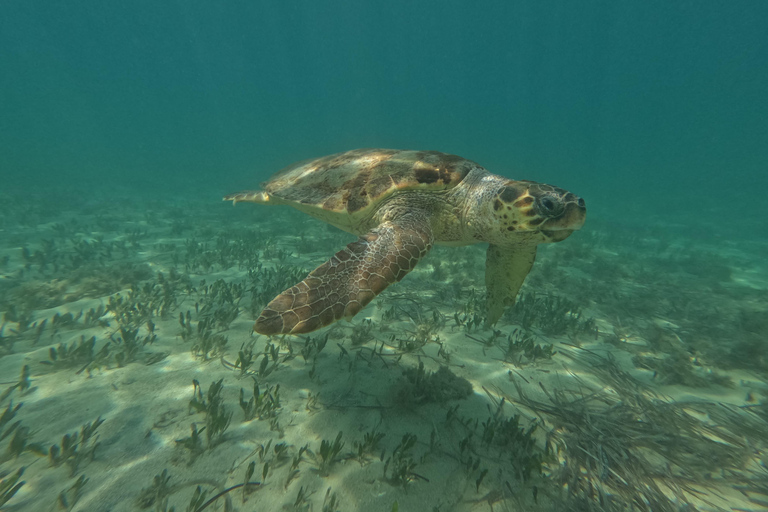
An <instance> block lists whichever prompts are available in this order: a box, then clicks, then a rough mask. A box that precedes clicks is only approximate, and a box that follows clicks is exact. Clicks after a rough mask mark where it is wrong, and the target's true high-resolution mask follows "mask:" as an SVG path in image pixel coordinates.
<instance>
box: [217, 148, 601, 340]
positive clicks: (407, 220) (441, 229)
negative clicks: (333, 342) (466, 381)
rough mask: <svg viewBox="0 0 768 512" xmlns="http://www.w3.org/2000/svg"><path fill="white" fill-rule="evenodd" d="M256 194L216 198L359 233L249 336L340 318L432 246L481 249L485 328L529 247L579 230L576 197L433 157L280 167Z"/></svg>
mask: <svg viewBox="0 0 768 512" xmlns="http://www.w3.org/2000/svg"><path fill="white" fill-rule="evenodd" d="M262 187H263V190H257V191H244V192H239V193H237V194H231V195H228V196H226V197H225V198H224V200H225V201H232V202H233V203H235V204H236V203H238V202H241V201H246V202H253V203H266V204H287V205H289V206H292V207H294V208H296V209H297V210H300V211H302V212H304V213H308V214H309V215H311V216H313V217H315V218H317V219H320V220H322V221H324V222H327V223H328V224H332V225H333V226H336V227H337V228H340V229H342V230H344V231H347V232H349V233H352V234H355V235H358V236H359V237H360V238H358V239H357V241H355V242H352V243H351V244H349V245H347V246H346V247H345V248H344V249H342V250H341V251H339V252H337V253H336V254H335V255H334V256H333V257H331V259H330V260H328V261H326V262H325V263H323V264H322V265H320V266H319V267H317V268H316V269H315V270H313V271H312V272H311V273H310V274H309V275H308V276H307V277H306V278H305V279H304V280H303V281H301V282H300V283H298V284H296V285H295V286H292V287H290V288H289V289H287V290H285V291H284V292H282V293H281V294H280V295H278V296H277V297H275V298H274V299H273V300H272V301H271V302H270V303H269V304H268V305H267V306H266V307H265V308H264V310H263V311H262V312H261V315H260V316H259V318H258V319H257V320H256V324H255V325H254V330H255V331H256V332H258V333H261V334H301V333H308V332H312V331H314V330H316V329H319V328H321V327H324V326H326V325H329V324H331V323H333V322H335V321H337V320H339V319H341V318H347V319H349V318H351V317H353V316H355V315H356V314H357V313H358V312H359V311H360V310H361V309H363V308H364V307H365V306H366V305H367V304H368V303H369V302H370V301H371V300H372V299H373V298H374V297H375V296H376V295H378V294H379V293H381V292H382V291H383V290H384V289H385V288H386V287H387V286H389V285H390V284H392V283H396V282H397V281H400V280H401V279H402V278H403V277H404V276H405V275H406V274H407V273H408V272H410V271H411V270H413V268H414V267H415V266H416V264H417V263H418V262H419V260H420V259H421V258H423V257H424V255H426V254H427V252H428V251H429V250H430V249H431V248H432V245H433V244H442V245H452V246H460V245H469V244H475V243H480V242H486V243H488V244H489V247H488V252H487V258H486V268H485V284H486V287H487V308H488V316H487V320H488V325H493V324H495V323H496V321H497V320H498V319H499V318H500V317H501V315H502V313H503V312H504V308H505V307H507V306H510V305H512V304H514V301H515V297H516V296H517V292H518V290H519V289H520V286H522V284H523V280H524V279H525V276H526V275H528V272H529V271H530V269H531V266H532V265H533V261H534V259H535V257H536V246H537V245H538V244H542V243H551V242H559V241H561V240H564V239H566V238H567V237H568V236H569V235H570V234H571V233H573V231H575V230H577V229H579V228H581V226H582V225H583V224H584V219H585V217H586V207H585V205H584V200H583V199H582V198H580V197H578V196H576V195H574V194H572V193H570V192H568V191H565V190H563V189H560V188H557V187H553V186H551V185H544V184H542V183H536V182H534V181H525V180H508V179H506V178H503V177H501V176H496V175H494V174H491V173H490V172H488V171H487V170H485V169H484V168H483V167H481V166H480V165H478V164H476V163H475V162H472V161H470V160H466V159H464V158H461V157H459V156H456V155H449V154H445V153H439V152H437V151H400V150H393V149H358V150H353V151H348V152H346V153H338V154H335V155H330V156H326V157H323V158H317V159H314V160H307V161H303V162H299V163H296V164H294V165H291V166H289V167H286V168H285V169H283V170H282V171H280V172H278V173H277V174H275V175H274V176H273V177H272V178H271V179H270V180H269V181H267V182H265V183H263V184H262Z"/></svg>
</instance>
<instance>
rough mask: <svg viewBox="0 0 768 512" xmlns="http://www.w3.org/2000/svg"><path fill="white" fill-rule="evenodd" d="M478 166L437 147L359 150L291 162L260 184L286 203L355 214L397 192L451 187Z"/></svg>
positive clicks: (427, 190) (437, 189)
mask: <svg viewBox="0 0 768 512" xmlns="http://www.w3.org/2000/svg"><path fill="white" fill-rule="evenodd" d="M477 167H479V165H478V164H476V163H474V162H472V161H470V160H466V159H464V158H461V157H460V156H456V155H449V154H446V153H439V152H437V151H401V150H395V149H356V150H353V151H347V152H346V153H338V154H335V155H330V156H326V157H323V158H317V159H314V160H305V161H303V162H299V163H296V164H293V165H291V166H289V167H286V168H285V169H283V170H282V171H280V172H278V173H277V174H275V175H274V176H273V177H272V178H271V179H270V180H269V181H267V182H265V183H263V184H262V187H263V189H264V191H265V192H267V193H268V194H269V195H270V196H274V197H277V198H280V199H282V200H284V201H294V202H297V203H301V204H303V205H307V206H315V207H317V208H322V209H324V210H328V211H332V212H338V213H344V212H348V213H355V212H358V211H360V210H363V209H365V208H367V207H368V206H371V205H373V206H375V205H376V204H378V203H380V202H381V201H382V200H383V199H385V198H387V197H389V196H390V195H392V194H393V193H395V192H398V191H404V190H423V191H424V192H428V193H429V192H440V191H443V190H447V189H450V188H453V187H455V186H456V185H458V184H459V183H461V181H462V180H463V179H464V177H465V176H466V175H467V174H468V173H469V171H471V170H472V169H474V168H477Z"/></svg>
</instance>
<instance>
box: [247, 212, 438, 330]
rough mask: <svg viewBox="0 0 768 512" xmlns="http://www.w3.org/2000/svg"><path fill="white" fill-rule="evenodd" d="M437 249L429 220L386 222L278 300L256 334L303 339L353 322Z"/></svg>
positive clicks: (269, 307)
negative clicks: (336, 324)
mask: <svg viewBox="0 0 768 512" xmlns="http://www.w3.org/2000/svg"><path fill="white" fill-rule="evenodd" d="M431 247H432V229H431V228H430V226H429V223H428V222H427V220H426V218H425V216H424V215H422V214H409V215H405V216H403V217H401V218H399V219H396V220H394V221H386V222H383V223H382V224H380V225H379V226H378V227H376V228H375V229H373V230H371V231H370V232H369V233H366V234H365V235H363V236H361V237H360V238H359V239H357V241H355V242H352V243H351V244H349V245H347V246H346V247H345V248H344V249H342V250H341V251H339V252H337V253H336V254H335V255H334V256H333V257H332V258H331V259H330V260H328V261H326V262H325V263H323V264H322V265H320V266H319V267H317V268H316V269H315V270H313V271H312V272H311V273H310V274H309V275H308V276H307V277H306V278H305V279H304V280H303V281H301V282H300V283H298V284H297V285H295V286H292V287H290V288H289V289H287V290H285V291H284V292H283V293H281V294H280V295H278V296H277V297H275V298H274V299H273V300H272V301H271V302H270V303H269V304H268V305H267V307H266V308H264V311H262V312H261V315H259V318H258V319H257V320H256V324H255V325H254V326H253V330H254V331H256V332H258V333H260V334H302V333H308V332H312V331H314V330H316V329H319V328H321V327H325V326H326V325H329V324H331V323H333V322H335V321H336V320H340V319H341V318H347V319H349V318H352V317H353V316H355V315H356V314H357V313H358V312H359V311H360V310H361V309H363V308H364V307H365V306H366V305H367V304H368V303H369V302H371V300H372V299H373V298H374V297H375V296H376V295H378V294H379V293H381V292H382V291H383V290H384V289H385V288H386V287H387V286H389V285H390V284H392V283H396V282H398V281H399V280H401V279H402V278H403V277H404V276H405V275H406V274H407V273H408V272H410V271H411V270H413V268H414V267H415V266H416V264H417V263H418V262H419V260H420V259H421V258H423V257H424V256H425V255H426V254H427V252H428V251H429V249H430V248H431Z"/></svg>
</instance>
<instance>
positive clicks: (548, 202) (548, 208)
mask: <svg viewBox="0 0 768 512" xmlns="http://www.w3.org/2000/svg"><path fill="white" fill-rule="evenodd" d="M492 203H493V214H494V216H495V218H496V220H497V222H498V226H499V228H500V231H501V233H500V234H501V237H502V238H503V239H504V241H506V242H509V243H519V242H520V241H523V240H525V241H532V242H534V243H537V244H540V243H551V242H559V241H561V240H565V239H566V238H568V237H569V236H570V235H571V233H573V232H574V231H576V230H577V229H579V228H581V226H583V225H584V220H585V218H586V215H587V208H586V206H585V204H584V200H583V199H582V198H580V197H579V196H577V195H575V194H572V193H571V192H568V191H567V190H563V189H561V188H557V187H553V186H552V185H545V184H543V183H537V182H535V181H526V180H520V181H515V180H509V181H507V182H505V183H504V184H503V185H502V186H501V187H500V188H499V189H498V191H497V192H496V194H495V196H494V197H493V199H492Z"/></svg>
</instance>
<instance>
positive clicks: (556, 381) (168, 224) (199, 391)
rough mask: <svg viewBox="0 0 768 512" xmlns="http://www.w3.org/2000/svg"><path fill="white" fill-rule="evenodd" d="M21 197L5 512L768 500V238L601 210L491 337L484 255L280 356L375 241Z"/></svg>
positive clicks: (9, 203) (301, 219)
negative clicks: (277, 312)
mask: <svg viewBox="0 0 768 512" xmlns="http://www.w3.org/2000/svg"><path fill="white" fill-rule="evenodd" d="M6 199H7V200H5V201H3V207H2V217H0V219H1V222H2V223H0V248H1V249H0V273H1V274H2V275H1V276H0V277H1V279H0V311H4V315H3V319H4V321H3V323H2V330H1V331H0V334H1V336H2V337H0V392H2V393H3V398H2V402H0V414H4V416H2V419H0V479H3V481H4V482H5V488H3V487H2V486H0V491H1V492H4V493H6V494H5V496H6V497H8V496H9V494H10V493H11V491H12V490H13V489H15V488H16V487H18V483H20V482H22V481H23V482H24V484H23V485H21V486H20V487H18V490H17V492H15V494H14V495H13V496H10V498H9V499H8V500H7V502H6V503H5V504H3V505H0V508H2V509H3V510H8V511H27V510H30V511H32V510H35V511H38V510H40V511H43V510H80V511H123V510H126V511H127V510H170V509H171V507H174V508H175V510H177V511H181V510H189V511H202V510H209V511H214V510H217V511H222V510H237V511H256V510H259V511H272V510H314V511H320V510H322V511H335V510H339V511H358V510H359V511H386V512H389V511H392V510H400V511H425V510H428V511H432V510H434V511H442V512H447V511H484V510H493V511H503V510H515V511H523V510H524V511H528V510H558V511H559V510H649V511H664V510H766V509H768V469H766V465H765V462H766V459H765V457H766V455H765V444H766V440H768V423H767V422H768V398H766V396H767V395H768V386H767V385H766V375H768V361H767V360H766V353H768V351H766V343H767V342H766V332H768V315H766V311H767V310H768V308H767V307H766V306H767V305H768V299H766V296H767V295H766V288H768V271H767V270H766V263H765V261H764V259H761V256H760V255H761V254H765V250H766V246H765V243H764V242H763V243H760V242H751V243H746V242H743V241H738V240H733V241H728V240H722V239H719V240H717V241H716V242H714V241H711V240H708V239H702V238H701V237H690V238H686V235H685V232H687V230H684V229H680V228H678V229H677V231H676V230H675V228H674V227H669V226H664V225H663V224H661V223H659V224H658V225H655V226H654V225H648V222H647V219H646V220H644V226H645V227H644V228H643V229H637V228H636V226H633V225H631V224H630V223H629V222H628V224H626V225H615V224H610V223H608V222H601V221H600V218H599V215H597V216H595V215H593V218H590V219H589V221H588V224H587V226H585V229H584V231H582V232H580V233H576V234H574V235H573V236H572V237H571V238H570V239H568V240H566V241H564V242H562V243H559V244H556V245H552V246H546V247H542V248H540V250H539V258H538V261H537V263H536V265H535V266H534V270H533V271H532V273H531V275H530V276H529V278H528V280H527V282H526V284H525V286H524V288H523V291H522V294H521V300H520V301H519V302H518V305H517V306H516V307H515V308H514V309H512V310H511V311H509V312H508V313H507V314H506V315H505V316H504V317H503V318H502V320H501V321H500V322H499V323H498V324H497V325H496V326H495V329H494V330H489V329H486V328H485V327H484V326H483V323H482V315H483V307H484V306H483V293H484V290H483V288H482V283H483V282H484V281H483V279H484V277H483V265H484V258H485V254H484V248H482V247H480V246H476V247H466V248H436V249H435V250H433V251H432V253H431V254H430V255H429V256H428V257H427V258H426V259H425V260H424V261H422V262H421V263H420V264H419V265H418V266H417V268H416V269H415V270H414V271H413V272H412V273H411V274H410V275H408V276H407V277H406V278H405V279H404V280H403V281H402V282H401V283H399V284H397V285H395V286H392V287H391V288H390V289H388V290H387V291H386V292H385V293H383V294H382V295H381V296H380V297H378V298H377V299H376V300H375V301H374V302H373V303H372V304H371V305H369V306H368V307H367V308H366V309H365V310H364V311H363V312H362V313H361V314H359V315H358V316H357V317H356V318H354V319H353V320H352V321H351V322H341V323H339V324H337V325H335V326H332V327H330V328H327V329H325V330H321V331H318V332H316V333H313V334H312V335H310V336H295V337H294V336H287V337H272V338H268V337H265V336H261V335H256V334H254V333H253V332H252V330H251V327H252V325H253V320H254V315H256V314H258V312H259V310H260V308H261V307H263V305H264V304H265V301H268V300H269V299H271V298H272V297H273V296H274V295H275V294H276V293H277V292H279V291H281V290H282V289H284V288H285V287H287V286H290V285H291V284H294V282H295V280H296V276H299V277H303V275H304V274H305V273H306V272H307V271H309V270H311V269H312V268H314V267H315V266H317V265H319V264H321V263H322V262H323V261H325V260H326V259H327V258H328V257H329V256H330V255H331V254H333V253H334V252H335V251H336V250H338V249H340V248H341V247H343V245H344V244H346V243H349V242H350V241H352V240H353V237H351V236H350V235H347V234H345V233H342V232H340V231H338V230H335V229H333V228H330V227H327V226H325V225H323V224H321V223H320V222H317V221H315V220H312V219H310V218H308V217H306V216H302V215H301V214H299V213H297V212H293V211H291V210H290V209H288V208H281V209H267V208H266V207H262V208H259V207H255V206H253V207H251V206H250V205H238V207H237V208H235V209H232V208H231V207H227V206H226V205H222V204H218V203H217V202H215V201H211V202H205V201H198V200H197V199H196V200H195V201H192V203H191V204H190V202H187V203H185V204H181V203H178V204H173V203H170V204H169V203H167V202H160V201H151V200H146V201H137V200H135V199H132V200H131V201H128V200H125V201H120V200H115V199H114V198H111V197H110V198H109V200H107V199H106V198H104V199H103V200H100V199H99V198H96V199H94V200H92V201H90V202H89V203H88V204H87V205H74V204H72V203H71V202H69V201H67V200H66V199H57V198H54V199H50V198H49V199H47V200H46V201H42V200H41V201H38V202H36V201H34V200H30V199H26V200H25V201H24V203H20V202H18V201H14V200H12V199H11V198H6ZM191 212H193V214H192V213H191ZM627 233H632V234H631V235H630V234H627ZM180 317H181V318H180ZM91 340H92V341H91ZM91 343H92V344H91ZM52 351H53V352H52ZM193 382H197V383H199V387H197V386H196V385H195V384H193ZM219 382H220V387H217V385H216V383H219ZM254 383H257V386H258V390H254ZM212 384H213V386H212ZM254 393H256V395H254ZM249 404H250V405H249ZM2 411H5V412H4V413H3V412H2ZM195 431H196V432H197V437H196V435H195ZM75 434H76V435H75ZM83 434H85V438H84V436H83ZM209 434H210V435H209ZM65 436H66V437H65ZM339 436H340V437H339ZM21 468H23V469H24V471H23V474H22V475H21V476H19V478H18V479H15V475H17V474H18V473H17V472H18V471H19V470H20V469H21ZM249 468H251V471H252V472H250V473H249ZM247 474H249V475H250V477H249V478H248V481H249V482H251V484H250V485H247V486H245V487H243V486H240V484H243V483H244V482H245V481H246V476H247ZM235 486H239V487H235ZM232 487H235V488H234V489H232V490H229V491H228V492H225V491H227V490H228V489H231V488H232ZM218 494H221V496H220V497H218V498H217V499H215V500H214V501H209V500H211V498H214V497H216V496H217V495H218ZM1 496H3V494H0V503H2V497H1Z"/></svg>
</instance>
